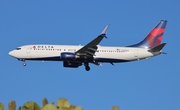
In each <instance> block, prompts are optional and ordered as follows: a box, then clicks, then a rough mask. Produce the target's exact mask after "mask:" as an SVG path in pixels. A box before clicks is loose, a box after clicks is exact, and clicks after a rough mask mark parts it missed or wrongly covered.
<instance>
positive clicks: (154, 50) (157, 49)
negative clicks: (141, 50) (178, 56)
mask: <svg viewBox="0 0 180 110" xmlns="http://www.w3.org/2000/svg"><path fill="white" fill-rule="evenodd" d="M165 45H166V43H162V44H160V45H158V46H156V47H154V48H152V49H150V50H148V51H149V52H159V51H161V50H162V48H163V47H164V46H165Z"/></svg>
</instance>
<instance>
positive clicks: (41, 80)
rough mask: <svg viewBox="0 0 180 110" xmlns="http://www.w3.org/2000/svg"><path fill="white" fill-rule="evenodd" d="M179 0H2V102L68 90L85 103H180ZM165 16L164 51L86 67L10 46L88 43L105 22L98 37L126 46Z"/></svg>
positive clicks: (126, 109)
mask: <svg viewBox="0 0 180 110" xmlns="http://www.w3.org/2000/svg"><path fill="white" fill-rule="evenodd" d="M179 4H180V1H179V0H171V1H169V0H158V1H152V0H146V1H144V0H136V1H135V0H134V1H132V0H126V1H125V0H123V1H122V0H114V1H110V0H98V1H95V0H94V1H93V0H92V1H84V0H76V1H73V0H53V1H49V0H38V1H35V0H33V1H32V0H31V1H30V0H26V1H25V0H19V1H14V0H10V1H5V0H1V1H0V36H1V43H0V46H1V57H0V58H1V62H0V67H1V70H0V87H1V92H0V102H2V103H4V104H5V106H6V110H7V105H8V102H9V101H10V100H16V102H17V106H21V105H23V103H24V102H26V101H31V100H32V101H35V102H37V103H38V104H39V105H42V104H41V100H42V98H44V97H47V98H48V100H49V102H56V100H57V99H58V98H61V97H65V98H67V99H68V100H69V102H70V103H71V104H74V105H80V106H82V107H83V108H84V109H85V110H110V108H111V107H112V106H114V105H117V106H119V107H120V108H121V110H132V109H136V110H152V109H156V110H170V109H171V110H179V109H180V105H179V104H180V69H179V62H180V58H179V56H180V52H179V51H178V49H179V42H180V32H179V25H180V21H179V20H180V14H179V10H180V7H179ZM162 19H165V20H168V23H167V28H166V31H165V34H164V38H163V42H167V45H166V46H165V48H164V49H163V51H164V52H167V53H168V54H167V55H160V56H157V57H154V58H151V59H148V60H142V61H137V62H131V63H120V64H115V66H112V65H111V64H103V66H101V67H98V66H95V65H90V66H91V71H89V72H86V71H85V70H84V67H83V66H82V67H79V68H78V69H68V68H63V66H62V62H44V63H42V62H37V61H34V62H33V61H27V66H26V67H23V66H22V62H19V61H17V60H16V59H14V58H12V57H10V56H9V55H8V52H9V51H11V50H13V49H14V48H16V47H18V46H21V45H26V44H39V43H43V44H74V45H79V44H82V45H85V44H86V43H88V42H89V41H91V40H92V39H94V38H95V37H96V36H97V35H99V34H100V33H101V31H102V30H103V28H104V27H105V26H106V25H107V24H110V28H109V30H108V33H107V36H108V39H103V41H102V42H101V43H100V45H110V46H126V45H129V44H133V43H137V42H139V41H141V40H142V39H143V38H144V37H145V36H146V35H147V34H148V33H149V32H150V31H151V30H152V29H153V28H154V27H155V26H156V25H157V24H158V23H159V21H160V20H162Z"/></svg>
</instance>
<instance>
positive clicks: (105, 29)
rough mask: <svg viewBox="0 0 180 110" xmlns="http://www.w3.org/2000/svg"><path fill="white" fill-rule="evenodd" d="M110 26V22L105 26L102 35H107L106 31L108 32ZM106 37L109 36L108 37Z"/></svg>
mask: <svg viewBox="0 0 180 110" xmlns="http://www.w3.org/2000/svg"><path fill="white" fill-rule="evenodd" d="M109 26H110V24H108V25H107V26H106V27H105V28H104V30H103V31H102V32H101V35H104V37H106V33H107V30H108V28H109ZM106 38H107V37H106Z"/></svg>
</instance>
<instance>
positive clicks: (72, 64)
mask: <svg viewBox="0 0 180 110" xmlns="http://www.w3.org/2000/svg"><path fill="white" fill-rule="evenodd" d="M81 65H82V63H76V62H66V61H64V62H63V66H64V67H69V68H78V67H79V66H81Z"/></svg>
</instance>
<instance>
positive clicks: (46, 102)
mask: <svg viewBox="0 0 180 110" xmlns="http://www.w3.org/2000/svg"><path fill="white" fill-rule="evenodd" d="M42 103H43V107H44V106H45V105H47V104H48V100H47V98H44V99H43V100H42Z"/></svg>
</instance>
